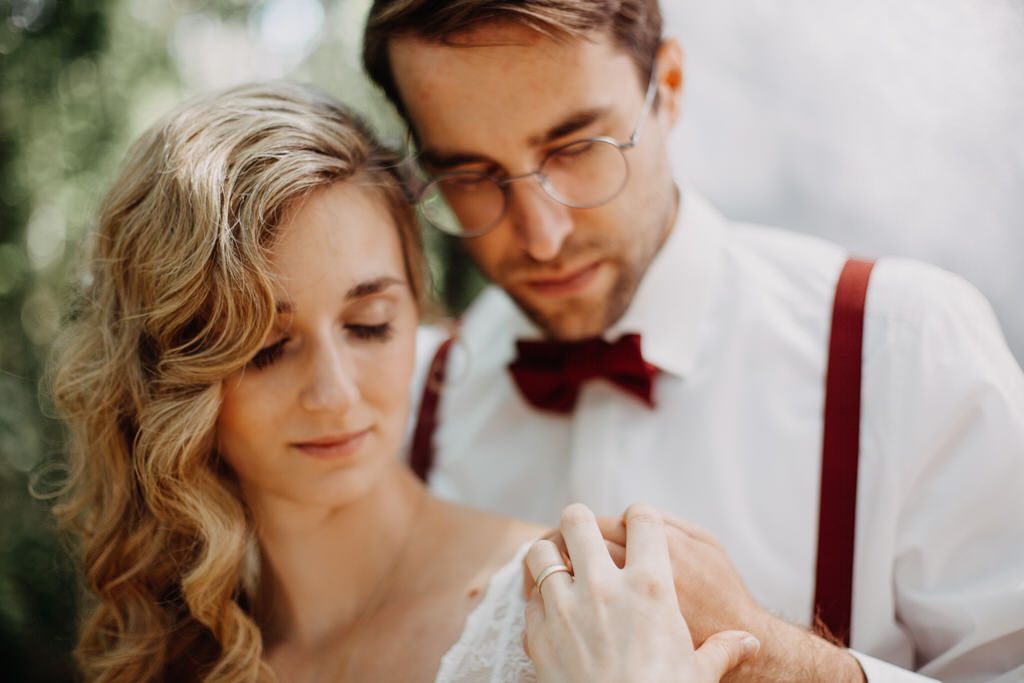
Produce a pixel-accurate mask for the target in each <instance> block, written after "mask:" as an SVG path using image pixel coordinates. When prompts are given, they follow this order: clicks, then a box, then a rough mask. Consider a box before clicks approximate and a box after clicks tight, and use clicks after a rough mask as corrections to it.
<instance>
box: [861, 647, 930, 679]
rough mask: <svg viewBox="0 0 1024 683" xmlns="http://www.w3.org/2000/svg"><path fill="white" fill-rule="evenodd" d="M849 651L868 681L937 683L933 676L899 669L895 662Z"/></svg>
mask: <svg viewBox="0 0 1024 683" xmlns="http://www.w3.org/2000/svg"><path fill="white" fill-rule="evenodd" d="M849 652H850V654H851V655H853V656H854V657H855V658H856V659H857V662H858V663H859V664H860V668H861V670H862V671H863V672H864V677H865V678H866V679H867V680H868V683H938V682H937V681H936V680H935V679H934V678H929V677H927V676H923V675H921V674H916V673H914V672H912V671H907V670H906V669H901V668H900V667H898V666H896V665H895V664H890V663H888V662H883V661H882V660H881V659H875V658H874V657H869V656H868V655H866V654H863V653H861V652H857V651H856V650H849Z"/></svg>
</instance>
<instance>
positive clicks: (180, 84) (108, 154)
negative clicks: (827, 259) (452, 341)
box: [0, 0, 1024, 681]
mask: <svg viewBox="0 0 1024 683" xmlns="http://www.w3.org/2000/svg"><path fill="white" fill-rule="evenodd" d="M367 6H368V0H265V1H259V0H93V1H90V2H85V1H84V0H0V662H2V663H3V667H4V672H3V674H0V678H3V680H11V681H65V680H72V675H71V672H70V666H69V662H68V658H67V651H68V650H69V648H70V646H71V643H72V640H73V631H74V624H75V619H76V617H75V583H74V572H73V568H72V566H71V563H70V562H69V561H68V560H67V559H65V557H64V554H63V553H62V551H61V549H60V545H59V542H58V541H57V540H56V536H55V534H54V531H53V527H52V524H51V522H50V521H49V518H48V512H47V505H46V503H45V502H42V501H39V500H36V499H35V498H33V496H32V495H30V493H29V482H30V479H31V478H33V477H35V478H37V479H40V482H39V483H40V487H41V488H42V489H43V490H44V492H45V485H46V472H47V471H48V470H47V467H48V466H49V465H51V464H52V463H54V462H57V461H59V452H60V431H59V426H58V425H57V424H56V423H55V422H54V420H52V418H51V417H49V416H50V415H51V414H52V411H51V410H50V409H49V408H48V406H47V401H46V394H45V391H40V382H41V377H42V373H43V370H44V368H45V364H46V358H47V353H48V348H49V345H50V343H51V341H52V339H53V338H54V335H55V333H56V331H57V329H58V327H59V324H60V316H61V307H62V303H61V302H62V301H63V299H64V297H65V296H66V292H67V289H68V284H69V282H70V280H71V277H72V274H73V273H74V272H75V268H74V262H75V256H74V255H75V252H76V245H77V243H78V242H79V240H80V237H81V236H82V234H83V233H84V232H86V231H87V230H88V229H89V228H90V226H91V225H92V222H93V216H94V214H95V210H96V207H97V205H98V202H99V199H100V196H101V194H102V192H103V190H104V189H105V185H106V183H107V182H108V181H109V179H110V178H111V177H112V174H113V171H114V169H115V167H116V164H117V162H118V160H119V159H120V157H121V155H122V154H123V153H124V151H125V149H126V147H127V145H128V143H129V142H130V141H131V140H132V139H133V138H134V137H135V136H136V135H138V134H139V133H140V132H141V131H142V130H143V129H144V128H145V127H146V126H148V125H149V124H150V123H152V122H153V121H154V120H155V119H156V117H157V116H159V115H160V114H161V113H163V112H164V111H166V110H167V109H169V108H170V107H171V106H173V105H174V104H176V103H177V102H179V101H180V100H182V99H183V98H185V97H187V96H188V95H191V94H194V93H198V92H204V91H208V90H211V89H216V88H220V87H223V86H227V85H231V84H234V83H240V82H244V81H250V80H254V79H262V78H279V77H287V78H292V79H296V80H302V81H311V82H315V83H317V84H319V85H320V86H321V87H323V88H324V89H326V90H327V91H328V92H331V93H333V94H334V95H336V96H338V97H339V98H341V99H343V100H345V101H347V102H349V103H350V104H352V105H353V106H354V107H355V108H357V109H359V110H361V111H362V112H364V113H365V114H366V115H367V116H368V117H369V118H370V119H371V120H372V121H373V122H374V123H375V124H376V125H377V126H378V128H379V129H380V130H381V131H382V134H383V135H384V136H385V137H388V138H396V137H397V136H398V135H399V134H400V127H399V126H398V124H397V121H396V120H395V118H394V115H393V113H392V112H391V111H390V110H389V108H388V107H387V106H386V105H385V104H384V103H383V102H382V100H381V99H380V98H379V97H378V95H377V94H376V93H375V91H374V90H373V88H372V87H371V86H370V85H369V84H368V83H367V82H366V80H365V79H364V78H363V77H362V75H361V74H360V69H359V57H358V55H359V39H360V32H361V27H362V24H363V19H364V16H365V13H366V9H367ZM663 6H665V10H666V15H667V17H666V18H667V29H668V32H669V33H674V34H676V35H678V36H679V37H681V39H682V41H683V45H684V48H685V49H686V52H687V63H688V75H687V92H688V96H687V104H686V112H685V117H684V120H683V124H682V126H680V128H679V130H678V132H677V133H676V135H675V137H674V138H673V141H672V145H673V157H674V162H675V164H676V167H677V170H678V173H679V175H680V177H682V178H685V179H686V180H687V181H688V182H691V183H693V184H694V185H695V186H696V187H697V188H699V189H700V190H702V191H703V192H704V193H705V194H706V195H708V196H709V197H710V199H711V200H712V201H714V202H715V203H717V204H718V206H719V208H720V209H722V211H723V212H724V213H725V214H726V215H728V216H730V217H732V218H736V219H741V220H748V221H755V222H762V223H769V224H775V225H780V226H784V227H788V228H792V229H794V230H798V231H802V232H807V233H811V234H817V235H821V236H823V237H826V238H828V239H831V240H834V241H837V242H840V243H842V244H845V245H847V246H849V247H850V248H852V249H853V250H855V251H856V252H858V253H860V254H863V255H869V256H876V255H885V254H899V255H904V256H912V257H915V258H920V259H922V260H926V261H930V262H933V263H936V264H939V265H941V266H943V267H945V268H947V269H949V270H953V271H955V272H958V273H960V274H962V275H964V276H965V277H967V278H968V279H969V280H971V281H972V282H974V283H975V285H977V286H978V287H979V288H980V289H981V290H982V291H983V292H984V293H985V294H986V295H987V296H988V297H989V299H990V300H991V301H992V303H993V306H994V308H995V310H996V313H997V315H998V317H999V319H1000V321H1001V323H1002V325H1003V328H1004V330H1005V331H1006V333H1007V337H1008V340H1009V343H1010V346H1011V348H1012V350H1013V351H1014V353H1015V354H1016V356H1017V358H1018V360H1021V359H1024V305H1022V304H1021V303H1020V297H1021V293H1022V292H1024V269H1022V266H1024V4H1022V3H1020V2H1019V0H956V1H954V0H901V1H900V2H899V3H892V2H887V1H886V0H862V1H861V2H858V3H850V2H847V1H846V0H772V1H771V2H769V1H768V0H663ZM429 242H430V244H429V246H430V249H431V261H432V265H433V266H434V268H435V274H436V278H437V282H438V285H439V289H440V291H441V294H442V295H443V297H444V299H445V301H446V303H447V304H448V306H449V308H450V310H453V311H457V310H459V309H460V308H461V307H462V306H464V305H465V303H466V302H467V301H468V300H469V298H470V297H471V296H472V294H473V292H474V291H475V287H476V285H477V284H478V280H477V279H476V276H475V275H474V274H473V273H472V272H471V271H469V270H467V269H466V268H464V267H463V265H462V261H461V260H460V259H459V258H458V256H457V255H456V251H455V246H454V245H453V244H452V243H450V242H446V241H443V240H441V239H440V238H438V237H436V236H431V237H430V240H429ZM453 264H454V265H453Z"/></svg>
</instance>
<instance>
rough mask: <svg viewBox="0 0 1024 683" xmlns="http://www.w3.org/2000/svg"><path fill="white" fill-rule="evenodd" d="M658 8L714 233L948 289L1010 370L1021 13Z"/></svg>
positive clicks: (685, 148) (931, 8)
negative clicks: (946, 284) (820, 240)
mask: <svg viewBox="0 0 1024 683" xmlns="http://www.w3.org/2000/svg"><path fill="white" fill-rule="evenodd" d="M663 7H664V8H665V11H666V15H667V16H666V19H667V21H666V23H667V32H668V33H672V34H675V35H677V36H679V37H680V38H681V40H682V43H683V46H684V49H685V51H686V54H687V66H688V71H687V83H686V89H687V92H688V96H687V105H686V111H685V115H684V120H683V125H682V126H681V130H680V131H679V133H678V134H677V135H676V137H675V139H674V141H673V144H674V158H675V160H676V162H677V165H678V167H679V168H680V169H681V171H682V174H683V175H684V176H685V177H686V178H687V179H689V181H690V182H692V183H693V184H694V185H696V186H697V187H698V188H700V189H701V190H702V191H703V192H704V193H705V194H707V195H708V196H709V197H710V198H711V199H712V200H713V201H714V202H715V203H716V204H718V206H719V208H721V209H722V210H723V212H724V213H725V214H726V215H727V216H729V217H731V218H736V219H741V220H748V221H753V222H761V223H769V224H774V225H779V226H782V227H788V228H792V229H794V230H798V231H800V232H805V233H810V234H815V235H820V236H823V237H825V238H828V239H830V240H833V241H835V242H838V243H840V244H843V245H846V246H848V247H850V248H851V249H853V250H854V251H855V252H856V253H858V254H860V255H864V256H880V255H887V254H888V255H893V254H896V255H902V256H910V257H914V258H918V259H921V260H924V261H929V262H931V263H935V264H938V265H940V266H942V267H944V268H946V269H948V270H952V271H954V272H957V273H960V274H961V275H963V276H965V277H966V278H967V279H968V280H970V281H971V282H973V283H974V284H975V285H976V286H977V287H978V288H979V289H981V290H982V292H984V293H985V294H986V295H987V296H988V298H989V300H990V301H991V302H992V304H993V306H994V308H995V309H996V313H997V315H998V317H999V319H1000V322H1001V323H1002V325H1003V329H1004V330H1005V332H1006V334H1007V337H1008V339H1009V342H1010V346H1011V348H1012V350H1013V351H1014V353H1015V355H1016V357H1017V360H1018V362H1024V2H1021V0H899V2H893V1H892V0H860V1H859V2H849V1H847V0H771V1H769V0H714V1H712V0H668V1H667V2H663Z"/></svg>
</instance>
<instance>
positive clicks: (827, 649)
mask: <svg viewBox="0 0 1024 683" xmlns="http://www.w3.org/2000/svg"><path fill="white" fill-rule="evenodd" d="M746 630H748V631H750V632H751V633H753V634H754V635H755V636H756V637H757V638H758V640H760V641H761V650H760V652H758V654H757V656H755V657H754V658H752V659H751V660H749V661H747V662H745V663H744V664H743V665H741V666H740V667H738V668H736V669H734V670H733V672H732V673H731V674H730V675H728V676H727V677H726V678H724V679H722V680H723V681H724V682H726V683H734V682H738V681H744V682H747V681H766V682H767V681H779V680H800V681H821V682H823V683H825V682H828V683H866V681H867V678H866V677H865V675H864V671H863V670H862V669H861V667H860V662H858V661H857V658H856V657H854V656H853V655H852V654H851V653H850V651H849V650H847V649H846V648H844V647H841V646H837V645H834V644H832V643H830V642H828V641H827V640H825V639H824V638H822V637H820V636H818V635H816V634H814V633H811V632H810V631H807V630H806V629H803V628H800V627H798V626H794V625H793V624H790V623H787V622H785V621H782V620H781V619H776V618H774V617H770V616H767V615H766V616H765V619H763V620H761V621H760V623H759V624H758V625H757V626H756V627H754V628H748V629H746Z"/></svg>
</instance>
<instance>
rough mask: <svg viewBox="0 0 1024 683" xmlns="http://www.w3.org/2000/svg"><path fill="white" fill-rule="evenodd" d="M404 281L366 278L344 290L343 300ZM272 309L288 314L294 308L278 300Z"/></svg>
mask: <svg viewBox="0 0 1024 683" xmlns="http://www.w3.org/2000/svg"><path fill="white" fill-rule="evenodd" d="M404 284H405V281H404V280H401V279H399V278H397V277H391V276H388V275H385V276H382V277H378V278H373V279H372V280H366V281H365V282H360V283H359V284H357V285H355V286H354V287H352V288H351V289H349V290H348V291H347V292H345V301H352V300H354V299H363V298H365V297H368V296H373V295H374V294H380V293H381V292H383V291H384V290H385V289H387V288H388V287H392V286H394V285H404ZM274 309H275V310H276V311H277V313H278V314H288V313H291V312H292V311H293V310H294V307H293V306H292V304H291V302H290V301H278V302H277V303H276V304H275V306H274Z"/></svg>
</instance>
